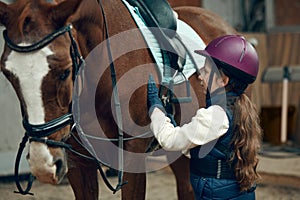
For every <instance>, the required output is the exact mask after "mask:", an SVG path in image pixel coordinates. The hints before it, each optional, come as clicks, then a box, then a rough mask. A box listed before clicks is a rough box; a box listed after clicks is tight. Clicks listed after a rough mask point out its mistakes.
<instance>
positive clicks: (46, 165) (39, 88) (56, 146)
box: [0, 0, 235, 200]
mask: <svg viewBox="0 0 300 200" xmlns="http://www.w3.org/2000/svg"><path fill="white" fill-rule="evenodd" d="M175 10H176V12H177V13H178V15H179V18H180V19H181V20H183V21H185V22H186V23H187V24H189V25H190V26H191V27H193V28H194V30H195V31H196V32H197V33H198V34H199V36H200V37H201V38H202V39H203V41H204V42H205V43H206V44H207V43H208V42H209V41H211V40H212V39H214V38H216V37H218V36H221V35H225V34H232V33H235V30H234V29H233V28H231V27H230V25H228V24H227V23H226V22H225V21H224V20H223V19H221V18H220V17H219V16H217V15H215V14H213V13H211V12H209V11H207V10H204V9H201V8H196V7H179V8H176V9H175ZM0 22H1V24H2V25H4V26H5V28H6V31H5V41H6V43H5V48H4V52H3V54H2V57H1V71H2V72H3V74H4V75H5V76H6V78H7V79H8V80H9V81H10V82H11V84H12V86H13V88H14V90H15V92H16V94H17V96H18V98H19V100H20V105H21V109H22V113H23V118H24V121H23V124H24V128H25V129H26V132H27V134H26V135H27V136H28V137H29V140H30V148H29V152H28V156H27V159H28V162H29V165H30V169H31V173H32V174H33V175H34V176H35V177H36V178H37V179H38V180H39V181H41V182H45V183H51V184H58V183H59V182H60V181H61V179H62V178H63V177H64V175H65V174H67V176H68V179H69V182H70V184H71V186H72V189H73V191H74V194H75V197H76V199H98V197H99V191H98V178H97V169H98V167H99V164H98V163H97V162H95V160H94V159H89V158H91V156H90V154H91V152H90V151H88V150H87V148H86V147H85V146H83V145H82V143H81V142H78V140H79V139H80V138H79V137H78V134H76V133H75V134H71V136H70V130H71V125H70V123H72V122H73V119H72V113H70V112H71V111H70V110H71V106H70V105H71V104H72V91H73V86H74V81H75V79H76V73H77V71H78V67H79V66H80V64H81V63H82V62H83V59H82V58H81V56H80V55H82V57H83V58H87V57H88V56H89V54H91V52H92V50H94V49H95V48H96V47H97V46H98V45H100V44H102V43H103V41H106V42H105V44H107V39H108V37H113V36H115V35H117V34H118V33H123V32H126V31H129V30H133V29H136V28H137V25H136V24H135V22H134V21H133V19H132V17H131V15H130V14H129V12H128V10H127V9H126V7H125V6H124V4H123V2H122V1H121V0H106V1H103V2H101V0H100V1H97V0H84V1H81V0H66V1H56V2H49V1H45V0H17V1H15V2H14V3H12V4H8V5H7V4H5V3H3V2H0ZM69 24H72V27H71V26H67V25H69ZM51 33H54V34H52V35H50V36H49V34H51ZM46 36H48V37H46ZM135 43H138V44H141V43H143V44H144V43H145V41H144V39H143V36H142V35H141V34H140V33H137V32H133V35H130V37H129V36H128V35H125V37H123V38H122V41H121V42H119V43H113V42H112V43H111V44H108V45H107V46H106V45H104V46H105V47H110V50H107V49H106V50H105V51H103V50H102V51H101V50H99V51H97V53H99V54H97V56H96V57H97V59H96V60H95V62H97V64H96V65H97V66H98V67H99V68H100V70H101V73H102V76H101V77H100V80H97V81H98V82H97V83H96V84H97V90H96V93H95V94H93V95H94V96H89V98H91V99H94V100H95V106H94V109H95V110H96V114H97V118H96V119H95V118H94V119H90V120H91V123H93V122H94V121H95V120H96V121H97V124H100V125H101V129H102V130H103V133H105V136H106V137H108V138H120V136H119V135H120V134H119V132H118V131H120V130H119V129H118V128H119V124H118V123H117V122H116V120H115V118H116V116H115V112H116V110H117V108H116V107H114V105H112V104H113V103H112V99H114V98H119V102H120V105H121V110H120V111H121V113H122V116H121V119H122V120H123V124H126V125H127V127H126V130H125V131H124V138H130V136H136V135H140V134H141V132H140V130H136V129H135V128H134V126H131V125H130V124H132V121H133V122H134V124H135V125H138V126H139V127H147V126H148V125H149V123H150V119H149V117H148V113H147V98H146V94H147V90H146V83H147V80H148V75H149V74H150V73H151V74H153V75H154V77H155V80H159V77H158V75H157V71H156V68H155V64H153V63H154V62H153V57H152V55H151V54H150V52H149V50H148V49H147V48H146V44H144V46H145V48H144V49H137V50H134V51H132V52H126V55H121V56H120V57H119V58H117V59H115V60H113V65H114V69H115V74H116V82H118V81H119V80H121V79H122V77H123V76H125V75H126V74H128V73H129V72H130V70H132V69H134V67H136V66H142V65H145V64H148V63H150V67H149V66H148V67H147V68H146V69H143V70H138V71H139V73H134V74H135V75H132V76H129V77H128V78H127V79H128V80H127V79H126V81H125V82H124V81H123V82H122V84H118V97H115V96H114V94H113V87H114V84H113V83H112V79H111V76H112V75H111V68H109V64H110V63H109V62H108V61H109V58H108V57H109V54H110V51H114V50H118V49H120V48H122V47H124V46H126V45H132V44H135ZM36 44H38V45H36ZM70 47H71V53H70ZM77 48H78V49H77ZM77 50H78V51H77ZM92 62H93V61H92ZM88 68H89V64H88V65H87V66H86V69H88ZM91 71H92V70H91ZM89 73H90V74H93V72H89ZM129 74H130V73H129ZM95 75H97V74H95ZM197 76H198V75H197V74H196V73H195V74H193V75H192V76H191V77H190V79H189V81H190V84H191V87H192V90H193V91H195V92H192V94H191V97H192V99H193V101H192V103H189V104H183V105H176V106H175V109H176V115H175V119H176V121H177V122H178V124H183V123H185V122H187V121H189V120H190V118H191V117H192V116H193V115H194V112H195V110H196V109H197V108H199V106H203V105H204V101H203V96H202V92H201V90H202V89H203V88H201V86H200V84H199V82H198V80H197ZM89 81H90V82H93V81H95V80H92V79H91V80H84V82H89ZM141 83H142V84H141ZM131 85H133V86H136V85H139V87H138V88H136V90H135V91H133V92H132V93H131V91H130V89H131V88H130V86H131ZM181 87H182V88H183V89H184V87H185V86H184V85H179V86H178V88H179V89H178V90H179V91H181ZM84 88H85V87H84ZM85 91H86V88H85ZM86 93H88V92H86ZM181 110H184V113H185V114H183V113H182V112H181ZM186 113H188V114H186ZM128 118H130V119H129V120H128ZM148 128H149V127H148ZM72 130H73V129H72ZM121 131H123V130H121ZM73 132H76V131H75V130H73ZM35 134H36V135H35ZM151 141H152V137H143V138H133V139H132V140H124V146H123V149H124V151H126V152H132V153H135V154H139V153H141V154H143V153H144V152H145V150H146V149H147V147H148V146H149V144H150V142H151ZM109 143H110V142H109ZM70 146H72V148H69V147H70ZM103 146H104V147H103V148H102V151H105V144H103ZM66 149H67V150H68V149H71V150H72V151H66V152H65V150H66ZM108 151H109V150H108ZM74 152H75V153H74ZM66 154H68V156H66ZM78 154H80V155H79V156H78ZM104 154H105V152H104ZM135 164H137V163H136V162H130V160H129V161H128V160H126V161H125V164H124V166H125V167H126V169H130V168H131V167H135V166H133V165H135ZM138 164H139V165H140V168H145V167H146V166H145V164H143V162H139V163H138ZM170 166H171V168H172V170H173V172H174V174H175V177H176V181H177V193H178V199H192V198H193V192H192V189H191V186H190V184H189V161H188V158H186V157H185V156H180V157H178V159H176V160H175V161H174V162H171V164H170ZM123 180H124V181H128V184H125V185H123V186H122V199H130V200H134V199H137V200H141V199H145V190H146V173H145V172H139V173H133V172H128V171H126V170H124V176H123Z"/></svg>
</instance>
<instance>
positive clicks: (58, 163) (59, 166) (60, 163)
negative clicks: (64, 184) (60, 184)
mask: <svg viewBox="0 0 300 200" xmlns="http://www.w3.org/2000/svg"><path fill="white" fill-rule="evenodd" d="M54 165H56V174H57V175H60V174H61V173H62V167H63V161H62V159H58V160H57V161H55V162H54Z"/></svg>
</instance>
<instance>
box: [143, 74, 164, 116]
mask: <svg viewBox="0 0 300 200" xmlns="http://www.w3.org/2000/svg"><path fill="white" fill-rule="evenodd" d="M147 106H148V113H149V116H151V114H152V112H153V110H154V108H155V107H156V108H159V109H160V110H161V111H163V112H164V113H166V112H165V109H164V106H163V104H162V102H161V100H160V99H159V97H158V89H157V87H156V83H155V81H154V79H153V76H152V74H150V75H149V80H148V85H147Z"/></svg>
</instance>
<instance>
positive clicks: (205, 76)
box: [198, 59, 226, 94]
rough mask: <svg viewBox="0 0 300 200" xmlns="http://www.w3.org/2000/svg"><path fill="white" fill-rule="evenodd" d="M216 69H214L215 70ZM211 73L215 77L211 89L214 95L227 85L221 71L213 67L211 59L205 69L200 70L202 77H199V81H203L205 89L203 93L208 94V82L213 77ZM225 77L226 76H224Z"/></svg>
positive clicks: (206, 62)
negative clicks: (217, 90)
mask: <svg viewBox="0 0 300 200" xmlns="http://www.w3.org/2000/svg"><path fill="white" fill-rule="evenodd" d="M213 67H214V68H213ZM211 73H213V77H212V79H211V86H210V88H208V89H209V91H210V93H213V92H214V91H215V90H216V89H218V88H220V87H224V86H225V85H226V84H225V83H224V82H223V78H224V77H222V76H221V75H220V72H219V70H218V69H217V68H216V67H215V65H212V63H211V61H210V59H206V61H205V64H204V67H203V68H201V69H200V75H199V76H198V79H200V81H201V83H200V84H201V86H202V87H203V92H204V94H206V92H207V87H208V84H209V83H208V82H209V79H210V76H211ZM223 76H225V75H223Z"/></svg>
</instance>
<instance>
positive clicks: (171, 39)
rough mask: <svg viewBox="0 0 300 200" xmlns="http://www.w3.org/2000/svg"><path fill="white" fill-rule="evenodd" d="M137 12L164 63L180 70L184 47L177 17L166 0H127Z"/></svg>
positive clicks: (182, 63)
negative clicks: (178, 30) (154, 39)
mask: <svg viewBox="0 0 300 200" xmlns="http://www.w3.org/2000/svg"><path fill="white" fill-rule="evenodd" d="M127 2H128V3H129V4H131V5H132V6H134V7H137V8H138V9H139V12H140V14H141V16H142V17H143V19H144V20H145V23H146V24H147V26H148V27H155V29H150V30H151V32H152V33H153V35H154V36H155V37H156V38H157V41H158V43H159V45H160V46H161V49H162V54H163V58H164V64H165V65H166V66H169V67H171V68H173V69H175V70H178V71H182V70H183V66H184V65H185V61H186V60H185V57H186V49H185V47H184V44H183V43H182V42H181V39H180V37H179V35H178V34H177V33H176V30H177V19H176V17H175V15H174V12H173V9H172V8H171V6H170V4H169V3H168V2H167V1H166V0H127Z"/></svg>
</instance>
